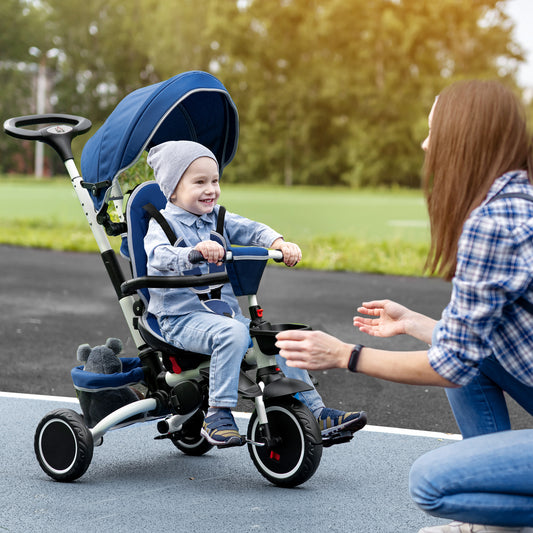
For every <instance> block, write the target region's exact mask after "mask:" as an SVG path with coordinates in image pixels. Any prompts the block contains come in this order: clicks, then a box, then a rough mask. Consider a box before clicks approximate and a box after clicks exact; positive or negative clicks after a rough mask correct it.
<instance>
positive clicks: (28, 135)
mask: <svg viewBox="0 0 533 533" xmlns="http://www.w3.org/2000/svg"><path fill="white" fill-rule="evenodd" d="M39 124H46V126H44V127H43V128H40V129H29V128H26V127H25V126H37V125H39ZM91 126H92V124H91V121H90V120H89V119H86V118H84V117H78V116H76V115H63V114H57V113H54V114H49V115H26V116H24V117H13V118H8V119H7V120H6V121H5V122H4V131H5V132H6V133H7V134H8V135H11V137H15V138H16V139H26V140H29V141H40V142H43V143H46V144H48V145H49V146H51V147H52V148H53V149H54V150H55V151H56V152H57V153H58V154H59V156H60V157H61V159H62V160H63V161H67V159H72V148H71V144H72V139H74V137H77V136H78V135H82V134H83V133H86V132H87V131H89V130H90V129H91Z"/></svg>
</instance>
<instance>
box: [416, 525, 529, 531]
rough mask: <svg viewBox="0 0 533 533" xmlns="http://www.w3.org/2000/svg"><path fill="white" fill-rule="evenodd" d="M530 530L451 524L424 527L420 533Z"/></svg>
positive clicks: (524, 529) (525, 529)
mask: <svg viewBox="0 0 533 533" xmlns="http://www.w3.org/2000/svg"><path fill="white" fill-rule="evenodd" d="M528 529H529V528H520V527H498V526H482V525H479V524H466V523H465V522H450V523H449V524H446V525H443V526H433V527H424V528H422V529H421V530H420V531H419V532H418V533H522V532H523V533H525V532H526V531H527V530H528Z"/></svg>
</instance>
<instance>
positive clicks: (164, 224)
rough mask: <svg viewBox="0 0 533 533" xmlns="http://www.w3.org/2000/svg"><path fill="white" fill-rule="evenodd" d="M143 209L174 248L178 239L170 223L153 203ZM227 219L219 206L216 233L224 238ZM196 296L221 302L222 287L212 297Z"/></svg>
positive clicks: (202, 299)
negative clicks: (153, 219)
mask: <svg viewBox="0 0 533 533" xmlns="http://www.w3.org/2000/svg"><path fill="white" fill-rule="evenodd" d="M143 209H144V210H145V211H146V212H147V213H148V214H149V215H150V216H151V217H153V218H155V219H156V221H157V222H158V224H159V225H160V226H161V229H162V230H163V231H164V232H165V235H166V237H167V239H168V242H170V244H171V245H172V246H174V244H175V243H176V241H177V240H178V238H177V237H176V234H175V233H174V230H173V229H172V227H171V226H170V224H169V223H168V220H167V219H166V218H165V217H164V216H163V215H162V214H161V211H159V209H157V208H156V207H155V206H154V205H153V204H151V203H147V204H146V205H143ZM225 218H226V208H225V207H224V206H223V205H221V206H219V209H218V217H217V228H216V232H217V233H218V234H219V235H221V236H222V237H223V236H224V219H225ZM195 294H196V295H197V296H198V298H199V299H200V300H201V301H203V302H206V301H208V300H220V299H221V296H222V286H219V287H216V288H214V289H213V290H211V293H210V296H208V295H207V294H205V293H195Z"/></svg>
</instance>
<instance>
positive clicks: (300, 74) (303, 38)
mask: <svg viewBox="0 0 533 533" xmlns="http://www.w3.org/2000/svg"><path fill="white" fill-rule="evenodd" d="M5 1H6V2H9V3H10V4H20V3H21V1H22V0H18V1H17V0H5ZM504 4H505V2H502V1H497V0H440V1H439V2H421V1H420V0H373V1H371V2H369V1H368V0H350V1H349V2H347V1H346V0H234V1H231V0H224V1H223V2H220V1H219V0H167V1H166V2H157V1H156V0H130V1H129V2H127V3H126V2H124V1H123V0H92V1H91V2H85V3H81V2H64V1H63V0H42V2H41V4H38V5H40V6H41V14H42V15H43V16H44V15H45V16H46V22H45V24H46V29H47V34H48V35H50V36H52V37H51V44H50V46H54V47H56V48H58V49H60V50H61V51H62V55H61V61H60V62H58V63H57V65H55V67H54V68H55V78H54V82H55V95H56V99H57V104H56V108H57V109H58V110H61V111H65V112H66V111H68V112H73V113H77V114H84V115H87V116H88V117H89V118H91V120H93V122H95V123H98V122H100V121H102V120H104V118H105V117H106V116H107V115H108V114H109V113H110V111H111V110H112V109H113V107H114V106H115V105H116V103H117V102H118V101H119V100H120V99H121V98H122V97H123V96H124V95H126V94H127V93H129V92H131V91H132V90H134V89H135V88H137V87H140V86H143V85H147V84H149V83H154V82H157V81H160V80H163V79H166V78H168V77H170V76H173V75H174V74H177V73H179V72H183V71H186V70H193V69H199V70H207V71H210V72H212V73H213V74H215V75H216V76H217V77H218V78H219V79H220V80H221V81H222V82H223V83H224V85H225V86H226V87H227V88H228V90H229V92H230V94H231V95H232V98H233V99H234V101H235V103H236V105H237V108H238V109H239V115H240V121H241V134H240V144H239V150H238V153H237V156H236V158H235V160H234V162H233V163H232V165H231V166H230V167H229V168H228V170H227V171H226V174H225V179H228V180H232V181H238V182H257V181H261V182H264V181H270V182H272V183H280V184H286V185H293V184H295V185H297V184H309V185H350V186H366V185H373V186H375V185H391V184H400V185H405V186H417V185H418V183H419V174H420V167H421V163H422V154H421V151H420V141H421V140H422V139H423V137H424V136H425V133H426V130H427V113H428V111H429V108H430V107H431V104H432V101H433V99H434V97H435V95H436V94H437V93H438V92H439V90H441V89H442V87H444V86H445V85H447V84H449V83H450V82H452V81H454V80H457V79H461V78H473V77H476V78H500V79H502V80H504V81H505V82H506V83H509V84H510V85H514V75H515V68H516V66H517V64H518V62H519V61H520V60H522V56H521V50H520V49H519V48H518V47H517V45H516V44H515V43H513V42H512V39H511V30H512V25H511V24H510V21H509V20H508V19H507V17H506V15H505V14H504V12H503V7H504ZM10 16H13V17H15V18H16V16H17V14H16V13H12V14H11V15H10ZM24 46H25V45H24V44H22V45H21V49H23V48H24ZM12 53H13V54H14V55H16V53H17V50H16V49H15V48H13V52H12ZM12 57H14V56H12Z"/></svg>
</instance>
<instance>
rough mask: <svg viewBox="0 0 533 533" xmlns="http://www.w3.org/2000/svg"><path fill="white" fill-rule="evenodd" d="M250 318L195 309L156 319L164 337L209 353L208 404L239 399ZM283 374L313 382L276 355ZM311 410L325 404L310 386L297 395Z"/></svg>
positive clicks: (223, 404)
mask: <svg viewBox="0 0 533 533" xmlns="http://www.w3.org/2000/svg"><path fill="white" fill-rule="evenodd" d="M249 324H250V319H249V318H246V317H244V316H243V315H241V314H238V313H237V314H236V315H235V318H228V317H226V316H222V315H217V314H215V313H208V312H194V313H189V314H187V315H181V316H167V317H163V318H161V319H159V326H160V328H161V333H162V334H163V337H164V339H165V340H166V341H167V342H169V343H170V344H173V345H174V346H177V347H178V348H181V349H182V350H188V351H191V352H198V353H203V354H211V363H210V366H209V405H210V406H216V407H235V406H236V405H237V399H238V385H239V373H240V367H241V362H242V359H243V357H244V355H245V354H246V352H247V351H248V348H249V347H250V333H249ZM276 361H277V363H278V366H279V367H280V368H281V370H282V371H283V373H284V374H285V375H286V376H287V377H289V378H294V379H301V380H302V381H305V382H306V383H308V384H310V385H312V381H311V379H310V377H309V374H308V373H307V371H306V370H303V369H300V368H290V367H288V366H287V364H286V361H285V359H283V357H279V356H277V357H276ZM297 397H298V399H300V400H301V401H302V402H303V403H304V404H305V405H307V407H308V408H309V409H310V410H311V412H314V411H315V410H317V409H319V408H321V407H324V402H323V401H322V398H321V397H320V395H319V394H318V392H317V391H316V389H315V388H314V387H313V389H312V390H310V391H307V392H300V393H298V395H297Z"/></svg>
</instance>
